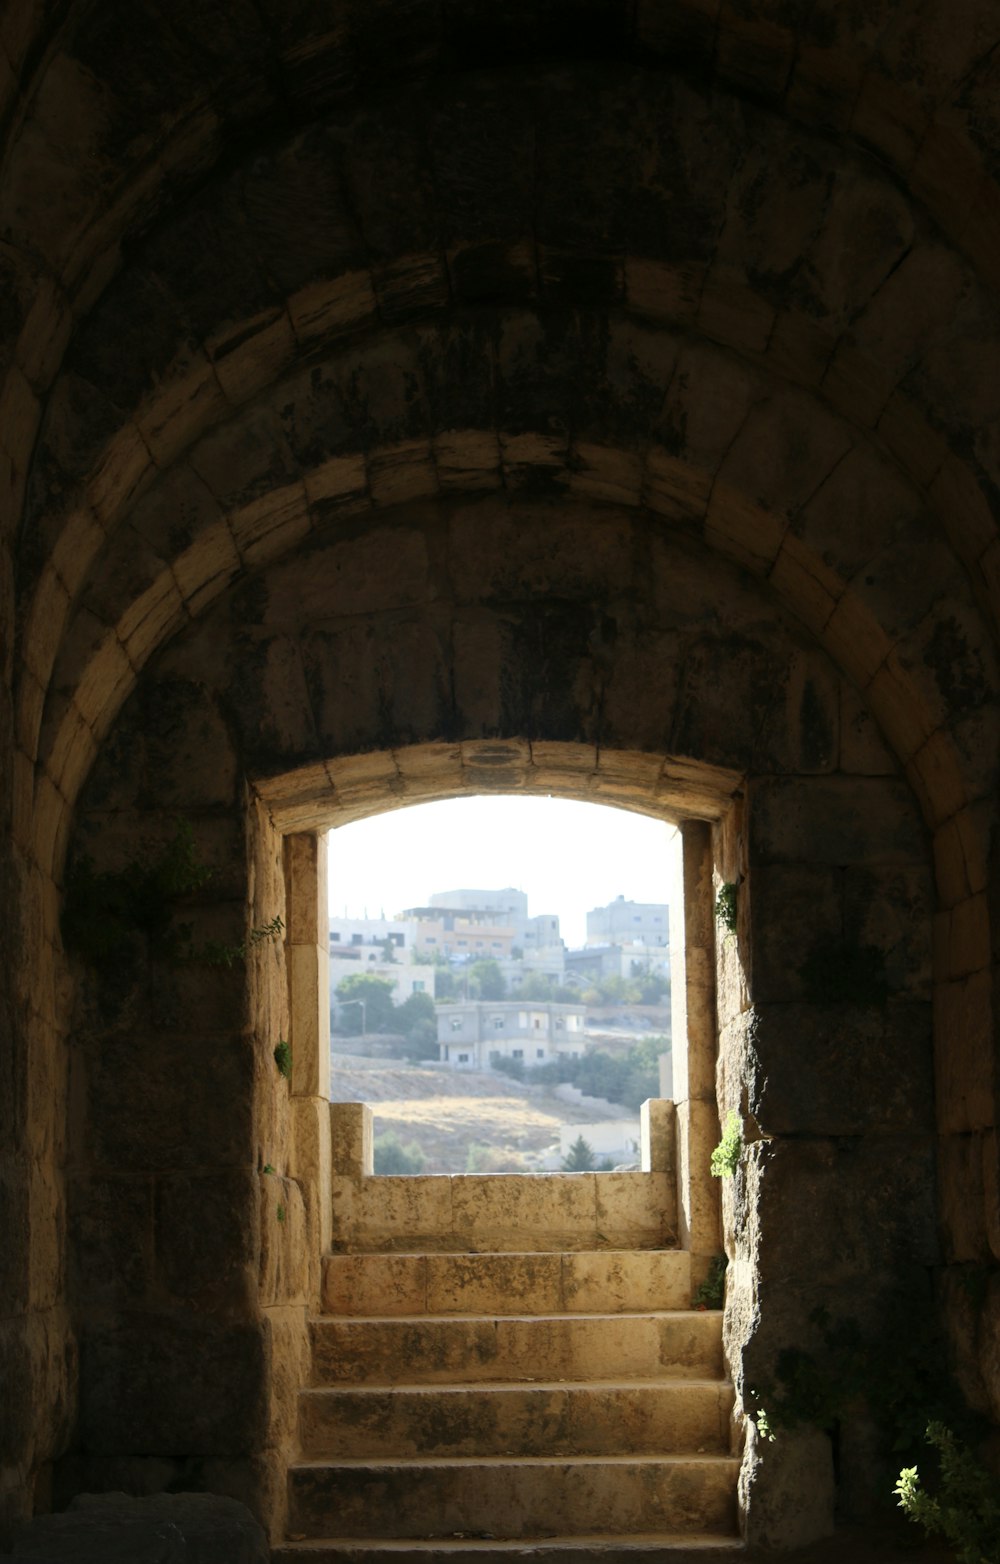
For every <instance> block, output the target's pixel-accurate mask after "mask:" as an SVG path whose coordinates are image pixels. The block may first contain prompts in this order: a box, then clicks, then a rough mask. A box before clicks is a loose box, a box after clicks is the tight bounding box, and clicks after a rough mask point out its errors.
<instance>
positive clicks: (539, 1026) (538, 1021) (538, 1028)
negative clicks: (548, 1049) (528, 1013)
mask: <svg viewBox="0 0 1000 1564" xmlns="http://www.w3.org/2000/svg"><path fill="white" fill-rule="evenodd" d="M541 1030H542V1018H541V1016H536V1017H535V1031H536V1032H540V1031H541Z"/></svg>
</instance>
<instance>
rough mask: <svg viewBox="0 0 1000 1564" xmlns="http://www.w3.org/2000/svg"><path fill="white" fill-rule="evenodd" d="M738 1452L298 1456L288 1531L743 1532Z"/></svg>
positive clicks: (508, 1535)
mask: <svg viewBox="0 0 1000 1564" xmlns="http://www.w3.org/2000/svg"><path fill="white" fill-rule="evenodd" d="M738 1470H739V1462H738V1461H737V1460H736V1459H735V1458H733V1457H731V1456H720V1455H699V1456H659V1455H657V1456H621V1457H617V1458H609V1457H607V1456H599V1457H591V1456H577V1457H574V1458H572V1459H568V1458H563V1459H561V1460H560V1459H556V1460H551V1459H547V1458H544V1457H518V1458H516V1459H498V1458H496V1457H494V1458H493V1459H490V1460H485V1461H483V1460H476V1459H457V1458H451V1459H447V1460H444V1459H437V1460H423V1461H380V1462H367V1461H341V1462H338V1463H337V1464H336V1465H331V1464H328V1463H317V1462H300V1463H297V1464H296V1465H294V1466H292V1467H291V1469H290V1471H289V1503H290V1509H289V1523H288V1530H289V1533H290V1534H292V1535H294V1534H295V1533H302V1534H303V1535H305V1536H313V1537H337V1536H342V1537H365V1536H369V1537H376V1536H377V1537H379V1538H386V1537H400V1538H403V1537H405V1538H414V1537H424V1538H431V1537H455V1536H456V1535H472V1536H475V1537H480V1538H484V1539H486V1540H490V1539H493V1538H504V1539H512V1538H516V1537H545V1536H546V1535H549V1536H563V1535H572V1534H573V1533H575V1532H581V1531H584V1532H594V1533H597V1534H601V1533H615V1534H620V1533H623V1532H626V1531H628V1530H635V1531H639V1532H656V1531H660V1532H667V1533H681V1534H684V1533H691V1532H698V1533H702V1534H704V1533H722V1534H727V1533H728V1534H735V1532H736V1478H737V1473H738Z"/></svg>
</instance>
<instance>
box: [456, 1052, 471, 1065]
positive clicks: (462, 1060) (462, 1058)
mask: <svg viewBox="0 0 1000 1564" xmlns="http://www.w3.org/2000/svg"><path fill="white" fill-rule="evenodd" d="M458 1062H459V1064H468V1062H469V1056H468V1054H459V1056H458Z"/></svg>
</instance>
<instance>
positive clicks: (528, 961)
mask: <svg viewBox="0 0 1000 1564" xmlns="http://www.w3.org/2000/svg"><path fill="white" fill-rule="evenodd" d="M430 907H431V908H433V909H434V910H435V911H436V912H438V913H439V914H440V915H441V916H442V917H445V918H450V919H452V920H453V921H454V922H455V924H456V925H457V924H458V922H459V921H460V920H463V919H466V920H471V921H472V922H474V923H478V924H481V925H487V924H492V925H494V926H496V928H497V929H498V930H500V929H502V930H503V931H505V932H506V931H507V930H509V931H510V940H509V943H506V945H505V947H504V946H502V945H501V943H500V942H499V941H498V943H497V944H496V947H495V948H494V949H492V950H491V951H488V952H485V954H489V955H492V956H493V957H494V958H495V959H496V960H497V961H500V962H505V961H509V960H513V961H514V963H515V966H514V968H513V969H512V970H511V971H509V972H508V971H507V970H506V969H505V972H504V975H505V977H507V979H508V982H512V983H513V984H514V985H515V986H516V983H517V979H518V977H519V976H520V970H525V971H529V972H546V973H548V974H549V975H550V976H552V977H553V978H555V979H556V980H557V981H559V982H561V981H562V976H563V957H564V954H565V949H566V947H565V945H564V944H563V941H562V937H561V935H560V933H559V919H558V917H557V916H556V914H555V913H552V912H543V913H539V914H537V915H536V916H533V917H529V916H528V898H527V896H526V895H525V893H524V891H518V890H515V889H514V887H513V886H511V885H508V886H504V887H503V888H502V889H500V890H484V889H482V888H470V887H462V888H461V889H459V890H454V891H435V892H434V894H433V895H432V896H431V898H430ZM477 954H478V955H479V956H481V955H483V954H484V952H483V951H482V950H480V951H479V952H477ZM520 963H523V968H521V969H519V965H518V964H520Z"/></svg>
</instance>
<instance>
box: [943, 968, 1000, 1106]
mask: <svg viewBox="0 0 1000 1564" xmlns="http://www.w3.org/2000/svg"><path fill="white" fill-rule="evenodd" d="M992 1003H993V989H992V982H991V978H990V974H989V973H988V972H977V973H974V974H973V975H972V976H970V977H966V978H959V979H958V980H957V981H956V982H953V983H938V984H937V985H936V987H935V990H934V1036H935V1059H934V1072H935V1080H936V1102H937V1113H938V1129H939V1130H940V1131H941V1133H942V1134H949V1133H955V1132H961V1131H966V1130H985V1129H990V1128H992V1127H993V1124H994V1122H995V1115H996V1100H995V1093H996V1069H995V1062H994V1046H993V1034H992V1028H991V1014H992Z"/></svg>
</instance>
